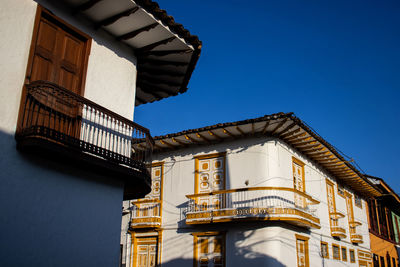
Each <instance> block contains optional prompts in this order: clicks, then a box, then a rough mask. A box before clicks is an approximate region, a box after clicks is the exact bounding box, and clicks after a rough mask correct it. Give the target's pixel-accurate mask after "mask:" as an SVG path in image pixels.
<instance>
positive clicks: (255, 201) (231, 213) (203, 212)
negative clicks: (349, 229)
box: [186, 187, 319, 227]
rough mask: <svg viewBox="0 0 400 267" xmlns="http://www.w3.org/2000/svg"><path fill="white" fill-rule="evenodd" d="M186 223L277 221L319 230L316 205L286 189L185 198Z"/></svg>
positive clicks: (230, 191) (240, 189)
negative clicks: (251, 220)
mask: <svg viewBox="0 0 400 267" xmlns="http://www.w3.org/2000/svg"><path fill="white" fill-rule="evenodd" d="M186 197H188V198H189V205H188V209H187V212H186V221H187V222H189V223H196V222H197V223H202V221H213V222H218V221H226V220H236V219H251V218H253V219H256V220H263V219H274V218H275V219H278V218H280V219H281V220H285V219H286V220H288V221H290V220H295V219H296V218H297V219H299V220H298V221H300V220H303V221H307V222H308V223H309V224H311V225H312V226H316V227H319V219H318V218H317V215H316V209H313V208H311V207H310V205H314V204H318V203H319V202H318V201H317V200H315V199H313V198H312V197H311V196H309V195H308V194H306V193H304V192H301V191H299V190H296V189H293V188H286V187H252V188H239V189H232V190H220V191H214V192H210V193H200V194H194V195H187V196H186Z"/></svg>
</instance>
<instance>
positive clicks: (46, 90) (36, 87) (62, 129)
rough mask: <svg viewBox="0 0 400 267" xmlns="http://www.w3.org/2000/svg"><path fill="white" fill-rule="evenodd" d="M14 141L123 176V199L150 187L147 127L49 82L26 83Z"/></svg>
mask: <svg viewBox="0 0 400 267" xmlns="http://www.w3.org/2000/svg"><path fill="white" fill-rule="evenodd" d="M15 137H16V140H17V146H18V148H19V149H21V150H24V151H25V150H26V151H34V152H35V156H36V155H37V154H40V153H41V155H42V156H47V157H48V158H51V159H61V161H62V162H63V164H65V163H67V164H70V163H71V164H74V165H77V166H80V167H81V168H82V167H83V168H84V169H85V170H87V169H89V168H90V169H91V170H93V171H96V172H98V173H100V174H105V175H107V176H108V177H113V178H117V179H122V180H124V181H125V192H124V198H125V199H132V198H138V197H143V196H144V195H145V194H147V193H148V192H149V191H150V181H151V179H150V174H149V172H148V170H147V168H146V167H147V166H146V162H150V161H151V153H152V149H153V139H152V137H151V136H150V133H149V130H147V129H146V128H144V127H142V126H140V125H138V124H136V123H134V122H132V121H130V120H128V119H126V118H124V117H122V116H120V115H118V114H116V113H114V112H112V111H110V110H108V109H106V108H104V107H102V106H100V105H98V104H96V103H94V102H92V101H90V100H88V99H85V98H83V97H81V96H79V95H77V94H75V93H73V92H71V91H68V90H66V89H64V88H62V87H60V86H57V85H55V84H52V83H48V82H43V81H36V82H33V83H31V84H28V85H26V97H25V98H24V101H23V103H22V107H21V114H20V119H19V124H18V128H17V132H16V136H15Z"/></svg>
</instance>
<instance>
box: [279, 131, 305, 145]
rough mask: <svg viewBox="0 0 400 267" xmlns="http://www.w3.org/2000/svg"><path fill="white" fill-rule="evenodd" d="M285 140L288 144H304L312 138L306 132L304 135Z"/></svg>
mask: <svg viewBox="0 0 400 267" xmlns="http://www.w3.org/2000/svg"><path fill="white" fill-rule="evenodd" d="M284 140H286V141H287V142H290V143H292V142H296V143H299V142H303V141H304V140H311V136H310V135H308V134H307V133H306V132H304V133H302V134H298V135H295V136H292V137H288V138H285V139H284Z"/></svg>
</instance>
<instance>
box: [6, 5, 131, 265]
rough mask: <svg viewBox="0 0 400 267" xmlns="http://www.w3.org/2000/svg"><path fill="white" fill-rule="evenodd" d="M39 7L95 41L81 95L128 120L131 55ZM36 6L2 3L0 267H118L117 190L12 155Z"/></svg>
mask: <svg viewBox="0 0 400 267" xmlns="http://www.w3.org/2000/svg"><path fill="white" fill-rule="evenodd" d="M40 2H41V3H43V4H44V5H45V6H46V7H48V8H49V9H51V10H52V11H54V13H55V14H56V15H59V16H60V17H61V18H62V19H64V20H66V21H67V22H69V23H71V24H72V25H73V26H75V27H78V28H80V29H81V30H83V31H84V32H86V33H87V34H89V35H92V36H93V42H92V46H91V54H90V57H89V66H88V71H87V75H88V77H87V78H86V86H85V97H87V98H88V99H90V100H92V101H94V102H97V103H98V104H100V105H103V106H104V107H106V108H108V109H110V110H112V111H114V112H116V113H118V114H120V115H122V116H124V117H127V118H129V119H132V118H133V112H134V97H135V83H136V66H135V65H136V59H135V58H134V57H133V55H132V53H131V52H130V51H128V49H126V48H124V47H122V46H119V45H116V44H114V43H113V42H111V41H110V40H109V39H108V37H107V36H106V35H105V34H104V33H102V32H100V31H99V32H94V31H93V30H90V29H89V27H87V26H85V25H84V23H82V22H79V21H75V20H73V19H72V18H70V17H69V16H67V15H66V14H62V13H60V12H59V11H57V10H55V9H52V6H51V5H47V4H46V2H45V1H40ZM53 2H54V3H56V2H57V1H53ZM36 6H37V4H36V2H34V1H31V0H2V1H1V8H0V34H1V36H2V38H1V39H0V57H1V60H2V64H0V112H1V116H0V146H1V148H2V153H1V155H0V169H1V172H0V211H1V216H0V228H1V234H0V265H1V266H116V265H117V263H118V258H119V244H120V225H121V201H122V196H123V184H122V183H121V182H119V181H106V180H104V178H102V177H99V176H96V175H93V174H92V173H90V172H84V171H82V170H75V169H73V168H71V167H70V166H69V165H67V164H56V163H50V162H47V161H46V160H42V159H41V158H40V157H36V156H30V155H27V154H24V153H21V152H19V151H17V150H16V142H15V139H14V134H15V129H16V124H17V117H18V112H19V107H20V99H21V91H22V86H23V84H24V79H25V73H26V67H27V62H28V57H29V49H30V45H31V39H32V31H33V25H34V19H35V14H36Z"/></svg>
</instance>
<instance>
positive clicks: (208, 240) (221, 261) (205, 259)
mask: <svg viewBox="0 0 400 267" xmlns="http://www.w3.org/2000/svg"><path fill="white" fill-rule="evenodd" d="M193 251H194V258H195V267H206V266H214V267H223V266H225V235H224V234H223V233H218V232H207V233H196V234H194V250H193Z"/></svg>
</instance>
